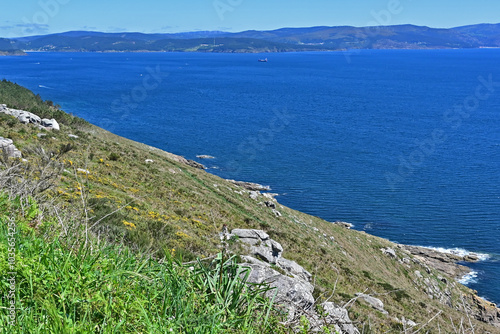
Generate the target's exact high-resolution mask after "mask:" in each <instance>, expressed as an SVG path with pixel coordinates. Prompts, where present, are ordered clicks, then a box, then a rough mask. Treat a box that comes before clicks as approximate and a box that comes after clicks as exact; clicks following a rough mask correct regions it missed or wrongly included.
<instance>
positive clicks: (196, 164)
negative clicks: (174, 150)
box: [183, 159, 207, 169]
mask: <svg viewBox="0 0 500 334" xmlns="http://www.w3.org/2000/svg"><path fill="white" fill-rule="evenodd" d="M183 162H184V163H185V164H186V165H188V166H191V167H194V168H198V169H207V168H206V167H205V166H204V165H202V164H200V163H198V162H196V161H194V160H187V159H184V161H183Z"/></svg>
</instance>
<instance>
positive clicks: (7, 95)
mask: <svg viewBox="0 0 500 334" xmlns="http://www.w3.org/2000/svg"><path fill="white" fill-rule="evenodd" d="M0 101H1V102H0V103H2V104H6V105H7V107H9V108H13V109H22V110H26V111H29V112H32V113H34V114H36V115H38V116H40V117H41V118H49V119H51V118H55V119H56V120H57V121H58V122H59V123H62V124H65V125H72V126H84V125H88V124H89V123H88V122H87V121H85V120H84V119H81V118H78V117H75V116H72V115H69V114H67V113H65V112H64V111H62V110H61V109H60V106H59V105H54V102H52V101H49V100H47V101H42V98H41V97H40V95H35V94H33V93H32V92H31V91H30V90H29V89H26V88H24V87H21V86H18V85H13V84H12V83H11V82H8V81H7V80H5V79H4V80H2V81H1V82H0Z"/></svg>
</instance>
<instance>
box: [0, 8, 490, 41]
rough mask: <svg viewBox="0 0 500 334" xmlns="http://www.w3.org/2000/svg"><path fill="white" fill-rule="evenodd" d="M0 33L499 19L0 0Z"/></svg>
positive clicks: (473, 14) (423, 12)
mask: <svg viewBox="0 0 500 334" xmlns="http://www.w3.org/2000/svg"><path fill="white" fill-rule="evenodd" d="M0 1H1V7H0V8H2V10H1V11H0V37H19V36H28V35H35V34H48V33H55V32H63V31H70V30H93V31H104V32H123V31H128V32H132V31H138V32H145V33H153V32H154V33H170V32H185V31H198V30H223V31H233V32H235V31H243V30H250V29H256V30H270V29H277V28H282V27H309V26H319V25H326V26H338V25H352V26H367V25H394V24H406V23H410V24H416V25H426V26H430V27H456V26H461V25H469V24H476V23H499V22H500V0H300V1H299V0H133V1H132V0H119V1H118V0H0Z"/></svg>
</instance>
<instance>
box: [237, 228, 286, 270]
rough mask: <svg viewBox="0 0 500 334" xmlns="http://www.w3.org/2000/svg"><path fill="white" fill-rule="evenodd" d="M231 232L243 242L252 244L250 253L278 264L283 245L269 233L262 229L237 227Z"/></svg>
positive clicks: (248, 244)
mask: <svg viewBox="0 0 500 334" xmlns="http://www.w3.org/2000/svg"><path fill="white" fill-rule="evenodd" d="M231 234H233V235H235V236H237V237H238V238H239V239H240V241H241V242H243V243H244V244H246V245H247V246H250V249H249V251H250V254H252V255H254V256H257V257H258V258H260V259H262V260H264V261H265V262H267V263H271V264H277V263H278V260H279V258H280V256H281V253H282V252H283V247H281V245H280V244H279V243H278V242H277V241H274V240H272V239H270V238H269V235H268V234H267V233H266V232H264V231H261V230H243V229H235V230H233V231H232V232H231Z"/></svg>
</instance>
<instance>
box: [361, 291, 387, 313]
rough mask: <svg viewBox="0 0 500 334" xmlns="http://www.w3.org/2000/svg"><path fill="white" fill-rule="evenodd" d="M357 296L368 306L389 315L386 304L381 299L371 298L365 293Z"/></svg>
mask: <svg viewBox="0 0 500 334" xmlns="http://www.w3.org/2000/svg"><path fill="white" fill-rule="evenodd" d="M356 296H357V297H358V298H359V299H361V300H363V301H365V302H366V303H367V304H368V305H370V306H371V307H373V308H374V309H376V310H378V311H380V312H382V313H384V314H388V312H387V311H386V310H384V303H383V302H382V301H381V300H380V299H378V298H375V297H373V296H370V295H365V294H364V293H357V294H356Z"/></svg>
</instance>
